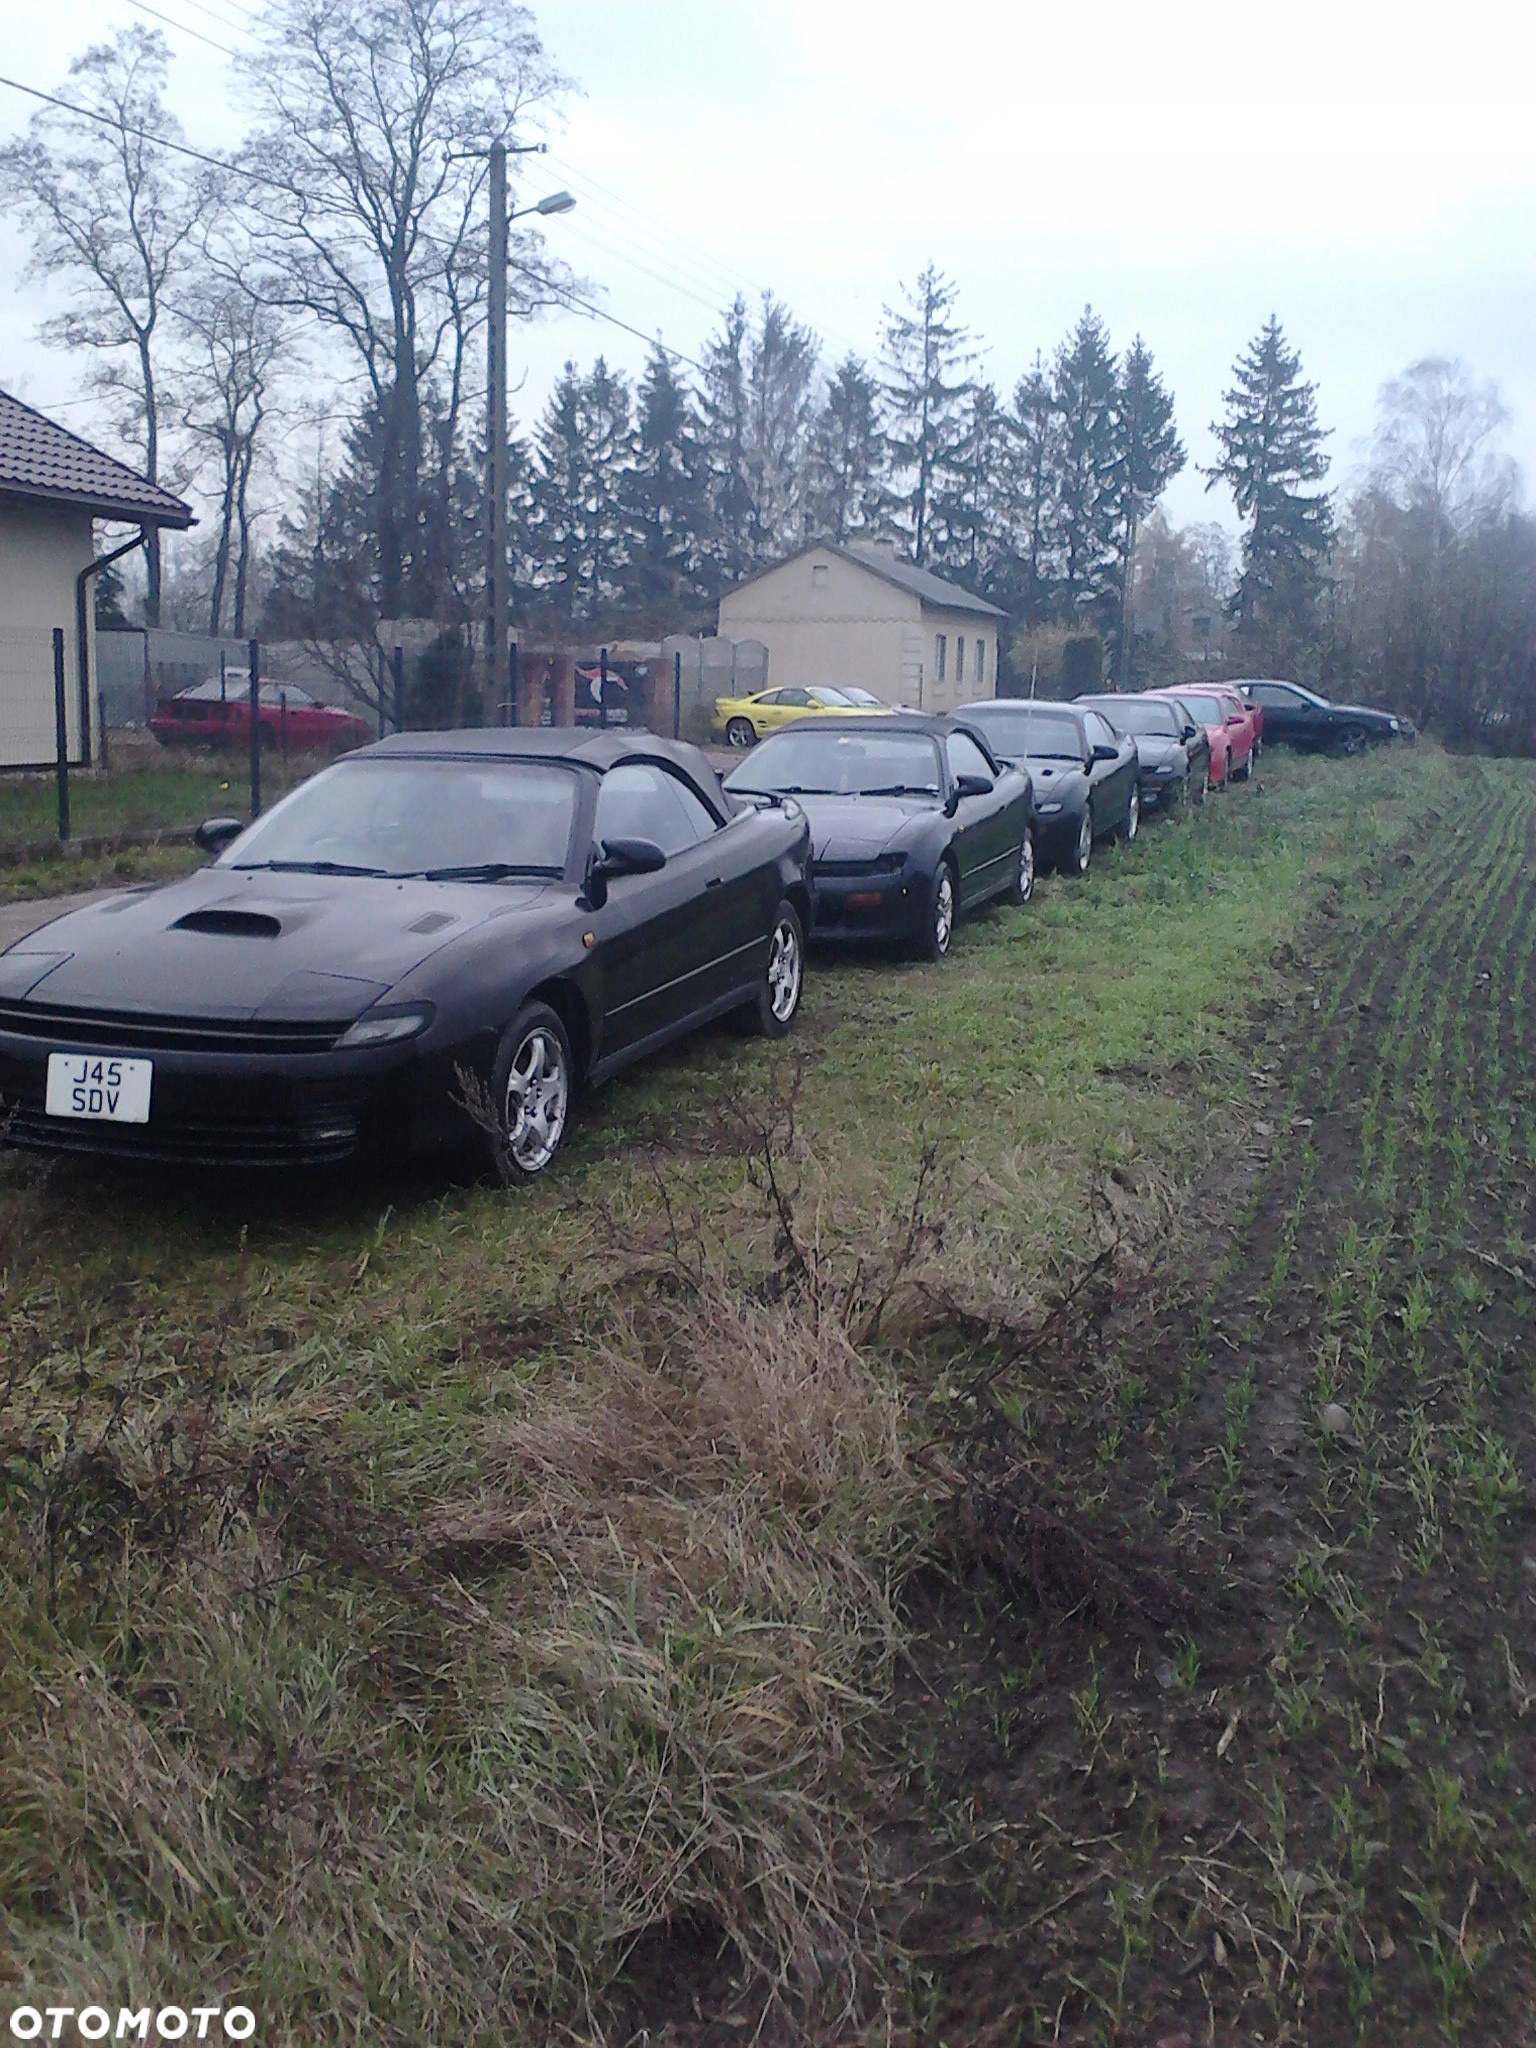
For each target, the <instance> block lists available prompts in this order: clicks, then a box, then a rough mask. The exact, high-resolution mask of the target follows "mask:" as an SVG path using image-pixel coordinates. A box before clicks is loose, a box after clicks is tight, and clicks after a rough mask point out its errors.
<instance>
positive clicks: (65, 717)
mask: <svg viewBox="0 0 1536 2048" xmlns="http://www.w3.org/2000/svg"><path fill="white" fill-rule="evenodd" d="M53 736H54V741H55V744H56V745H57V747H58V756H59V838H60V840H61V841H62V840H67V839H68V838H69V707H68V705H67V704H66V703H65V701H64V628H63V627H62V626H55V627H54V629H53Z"/></svg>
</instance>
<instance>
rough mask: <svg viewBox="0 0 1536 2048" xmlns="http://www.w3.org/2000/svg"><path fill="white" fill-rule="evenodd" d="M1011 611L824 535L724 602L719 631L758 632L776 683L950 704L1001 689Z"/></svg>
mask: <svg viewBox="0 0 1536 2048" xmlns="http://www.w3.org/2000/svg"><path fill="white" fill-rule="evenodd" d="M1005 621H1006V614H1005V613H1003V612H1001V611H1000V610H999V609H998V607H997V606H996V605H995V604H987V603H986V602H985V601H984V600H983V599H981V598H979V597H972V596H971V594H970V592H969V591H968V590H962V589H961V588H960V587H959V585H958V584H955V583H947V582H946V581H945V580H944V578H943V577H941V576H935V575H933V574H932V573H931V571H929V570H927V569H919V568H917V567H916V566H915V564H913V563H911V562H908V561H905V560H903V558H902V557H901V556H900V555H898V554H896V553H895V552H894V551H893V550H892V549H890V548H882V547H876V546H874V545H872V544H870V543H865V542H848V543H840V542H834V541H821V542H818V543H817V544H816V545H815V546H814V547H808V548H806V549H804V550H803V552H802V553H800V554H798V555H792V556H791V557H790V559H789V560H788V561H787V562H780V563H779V564H778V565H777V567H775V568H772V569H764V570H763V571H762V573H761V574H760V575H757V576H754V577H752V578H751V579H750V580H749V581H748V582H746V583H738V584H737V586H736V588H735V589H734V590H728V591H727V592H726V594H725V596H724V597H722V598H721V600H720V637H721V638H722V639H728V640H761V641H762V643H763V645H764V646H765V647H766V648H767V649H768V685H769V688H770V689H774V688H779V687H783V686H786V685H792V686H796V687H799V688H802V689H803V688H806V687H807V686H809V685H810V684H813V683H823V684H825V683H830V684H832V685H833V686H834V687H836V686H839V685H842V684H844V683H852V684H855V685H857V687H859V688H860V689H864V690H870V691H872V692H873V693H874V695H875V696H877V697H879V698H880V699H881V700H882V701H883V702H884V703H886V704H904V705H906V706H907V707H908V709H910V710H913V711H951V710H953V709H954V707H955V706H956V705H957V704H964V703H966V702H968V701H969V700H970V699H971V698H974V697H995V696H996V695H997V650H998V639H999V635H1000V634H1001V632H1002V630H1003V627H1004V624H1005Z"/></svg>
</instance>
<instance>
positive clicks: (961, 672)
mask: <svg viewBox="0 0 1536 2048" xmlns="http://www.w3.org/2000/svg"><path fill="white" fill-rule="evenodd" d="M955 681H956V682H957V683H963V682H964V681H965V635H964V634H963V633H957V634H956V635H955Z"/></svg>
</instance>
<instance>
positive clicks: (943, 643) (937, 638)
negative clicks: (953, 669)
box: [933, 633, 949, 683]
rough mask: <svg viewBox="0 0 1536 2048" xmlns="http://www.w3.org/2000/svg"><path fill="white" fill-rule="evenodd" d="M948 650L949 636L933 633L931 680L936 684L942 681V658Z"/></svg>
mask: <svg viewBox="0 0 1536 2048" xmlns="http://www.w3.org/2000/svg"><path fill="white" fill-rule="evenodd" d="M948 650H949V636H948V635H947V634H945V633H935V634H934V636H933V679H934V681H935V682H936V683H942V682H943V680H944V656H945V654H946V653H947V652H948Z"/></svg>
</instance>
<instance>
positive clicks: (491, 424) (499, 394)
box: [481, 142, 507, 719]
mask: <svg viewBox="0 0 1536 2048" xmlns="http://www.w3.org/2000/svg"><path fill="white" fill-rule="evenodd" d="M486 334H487V338H486V356H487V362H486V368H487V372H488V377H487V383H486V453H485V496H486V519H485V546H486V562H485V599H486V604H487V606H488V607H489V617H488V619H487V620H486V636H485V680H486V691H485V706H484V709H483V711H482V713H481V717H482V719H492V718H495V716H496V705H497V699H498V696H499V693H500V692H501V691H502V690H503V689H505V687H506V680H507V145H506V144H505V143H504V142H497V143H493V144H492V146H491V279H490V319H489V321H488V323H487V330H486Z"/></svg>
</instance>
